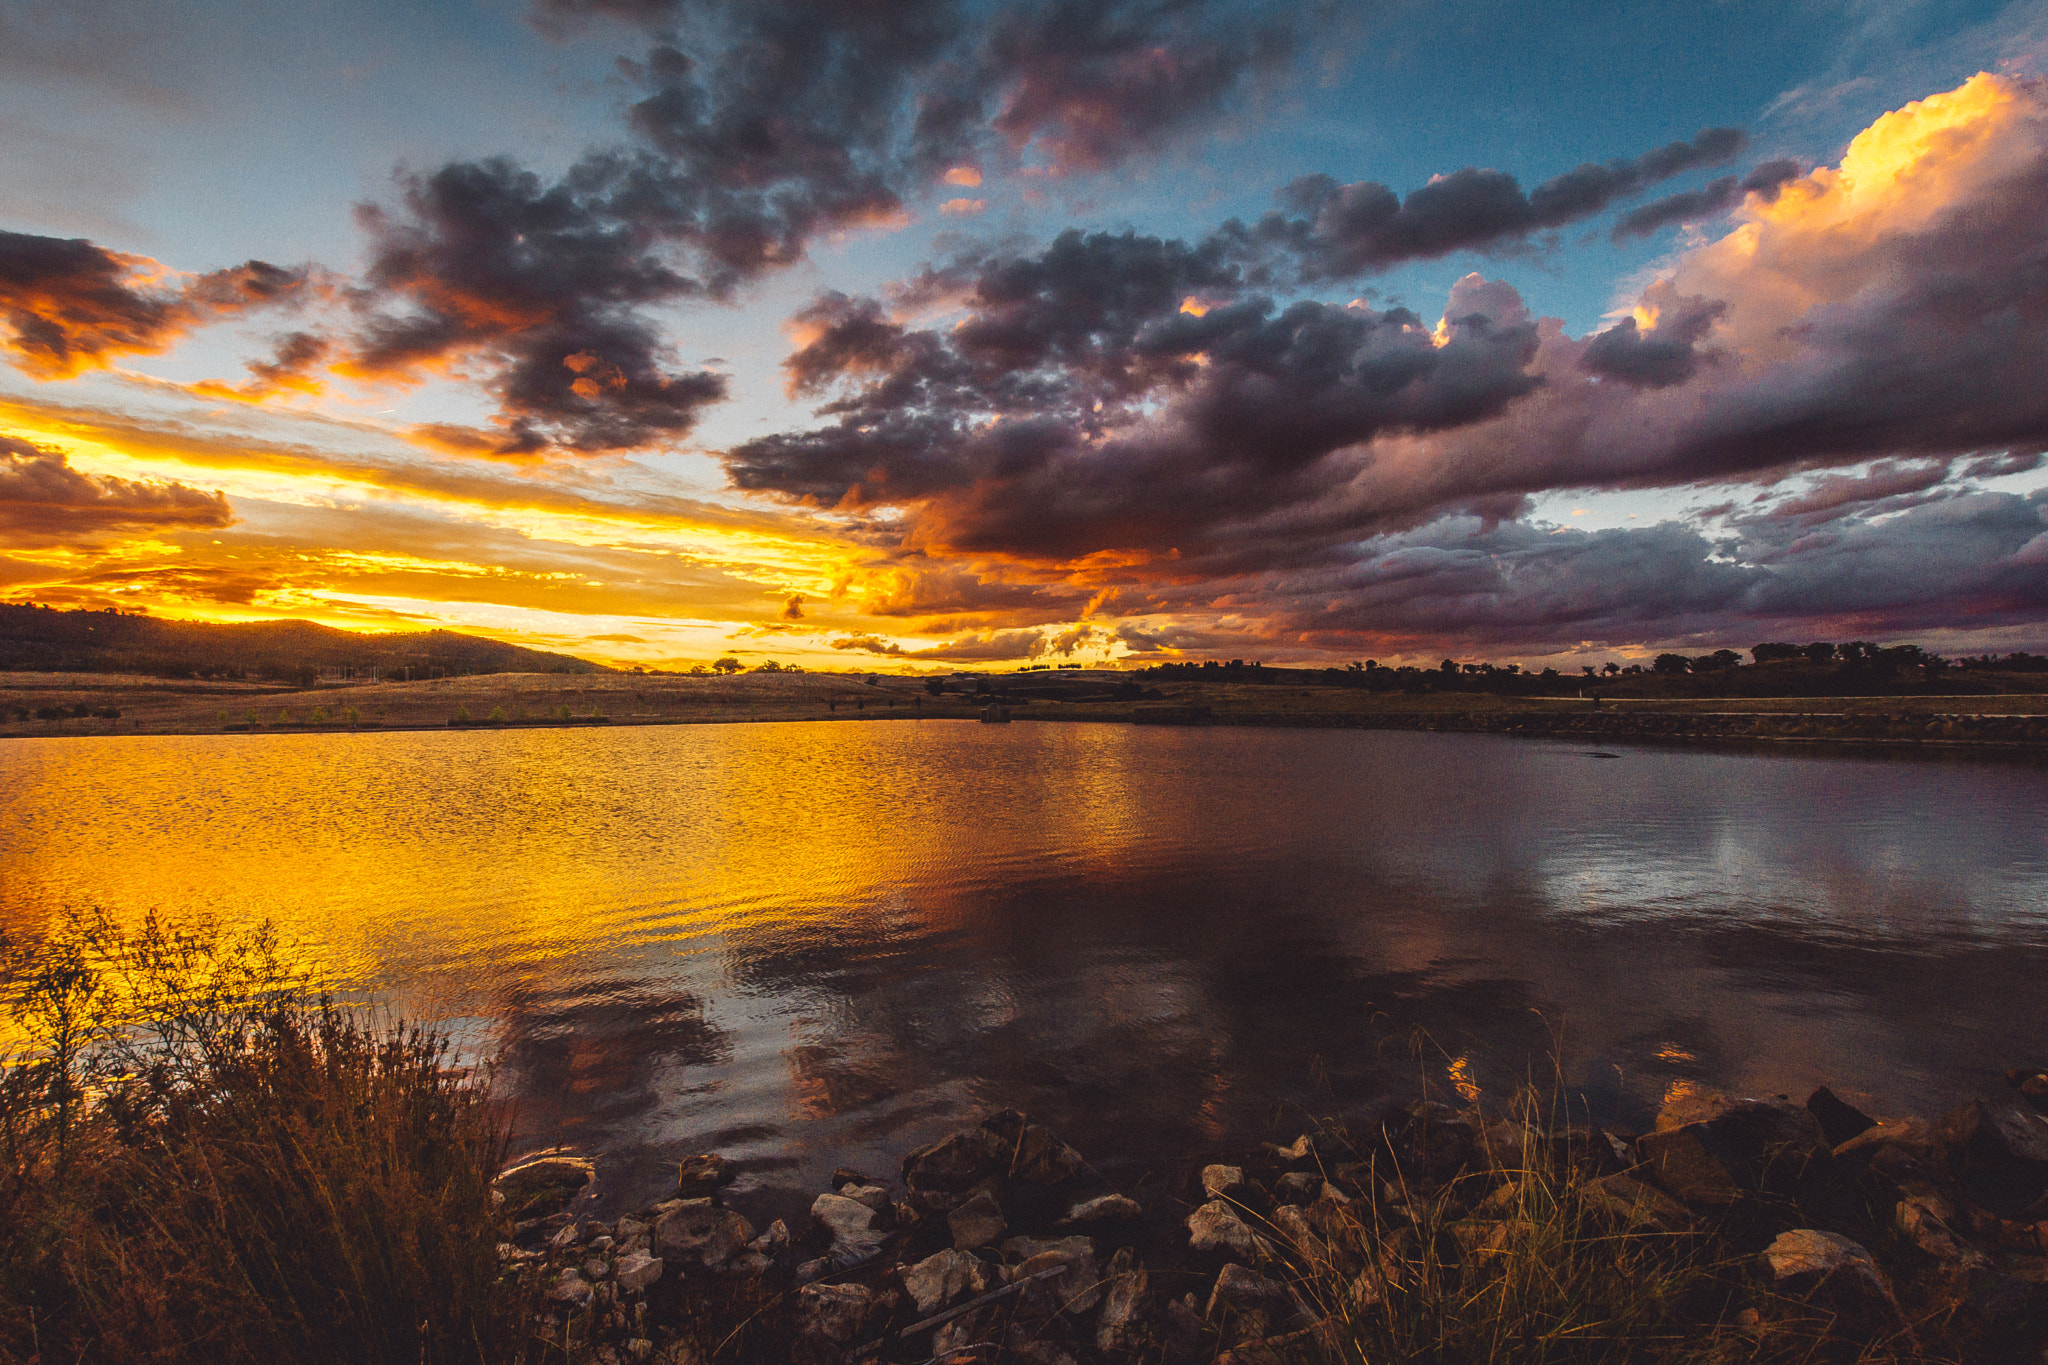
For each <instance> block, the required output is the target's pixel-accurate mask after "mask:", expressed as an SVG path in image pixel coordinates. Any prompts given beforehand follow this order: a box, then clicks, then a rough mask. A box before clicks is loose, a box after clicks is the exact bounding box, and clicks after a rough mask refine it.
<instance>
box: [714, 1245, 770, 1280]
mask: <svg viewBox="0 0 2048 1365" xmlns="http://www.w3.org/2000/svg"><path fill="white" fill-rule="evenodd" d="M774 1268H775V1262H774V1261H773V1260H771V1259H769V1258H768V1257H766V1256H763V1255H762V1254H761V1253H760V1252H758V1251H751V1250H749V1251H742V1252H741V1253H740V1254H739V1255H737V1256H735V1257H733V1258H732V1259H731V1260H729V1261H727V1262H726V1263H725V1264H724V1265H722V1266H720V1267H718V1273H719V1274H721V1275H765V1274H767V1273H768V1272H769V1271H770V1270H773V1269H774Z"/></svg>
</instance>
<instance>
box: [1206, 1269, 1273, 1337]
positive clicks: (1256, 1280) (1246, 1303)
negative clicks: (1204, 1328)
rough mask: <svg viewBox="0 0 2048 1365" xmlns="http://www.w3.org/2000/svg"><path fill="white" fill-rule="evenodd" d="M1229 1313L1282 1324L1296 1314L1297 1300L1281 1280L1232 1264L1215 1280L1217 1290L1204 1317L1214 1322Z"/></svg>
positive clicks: (1211, 1297)
mask: <svg viewBox="0 0 2048 1365" xmlns="http://www.w3.org/2000/svg"><path fill="white" fill-rule="evenodd" d="M1226 1309H1227V1310H1228V1311H1230V1312H1233V1313H1263V1314H1265V1315H1266V1321H1268V1322H1269V1323H1279V1322H1281V1321H1283V1320H1284V1319H1285V1318H1286V1317H1287V1316H1288V1315H1289V1314H1291V1313H1292V1312H1293V1311H1294V1297H1293V1295H1291V1294H1289V1293H1288V1292H1287V1286H1286V1285H1284V1284H1282V1283H1280V1282H1279V1281H1278V1280H1269V1279H1267V1278H1266V1277H1265V1276H1264V1275H1261V1274H1259V1273H1258V1272H1257V1271H1254V1270H1247V1269H1245V1267H1243V1266H1241V1265H1238V1264H1236V1263H1235V1262H1232V1263H1231V1264H1229V1265H1226V1266H1224V1267H1223V1270H1222V1272H1221V1273H1219V1274H1218V1275H1217V1276H1216V1287H1215V1288H1214V1289H1212V1290H1210V1291H1209V1306H1208V1307H1207V1308H1205V1309H1203V1310H1202V1316H1203V1317H1205V1318H1207V1319H1209V1321H1211V1322H1214V1321H1216V1320H1217V1317H1218V1315H1219V1314H1220V1313H1222V1312H1223V1311H1224V1310H1226Z"/></svg>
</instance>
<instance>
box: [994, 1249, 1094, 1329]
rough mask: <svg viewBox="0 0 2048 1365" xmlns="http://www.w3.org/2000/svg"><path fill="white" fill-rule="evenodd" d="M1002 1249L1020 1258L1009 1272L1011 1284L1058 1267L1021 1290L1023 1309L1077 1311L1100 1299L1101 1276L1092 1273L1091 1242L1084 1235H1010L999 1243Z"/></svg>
mask: <svg viewBox="0 0 2048 1365" xmlns="http://www.w3.org/2000/svg"><path fill="white" fill-rule="evenodd" d="M1003 1251H1004V1253H1005V1254H1006V1255H1011V1256H1019V1257H1022V1258H1023V1259H1022V1260H1021V1261H1020V1263H1019V1264H1018V1265H1017V1266H1015V1267H1014V1268H1013V1269H1012V1270H1011V1271H1010V1280H1011V1283H1013V1284H1014V1283H1015V1282H1016V1281H1018V1280H1025V1279H1030V1278H1031V1277H1032V1276H1034V1275H1037V1274H1039V1273H1041V1272H1043V1271H1047V1270H1051V1269H1053V1268H1054V1267H1059V1270H1060V1273H1059V1274H1057V1275H1049V1276H1047V1277H1046V1278H1045V1279H1043V1280H1039V1281H1038V1282H1037V1283H1035V1284H1033V1285H1031V1286H1030V1287H1029V1288H1027V1289H1025V1290H1024V1292H1023V1296H1022V1297H1023V1304H1024V1311H1025V1312H1027V1313H1030V1312H1034V1311H1036V1312H1049V1311H1055V1310H1058V1311H1065V1312H1068V1313H1076V1314H1079V1313H1085V1312H1087V1311H1088V1310H1089V1309H1091V1308H1093V1307H1094V1306H1095V1305H1096V1304H1097V1303H1100V1302H1101V1301H1102V1283H1101V1280H1102V1277H1101V1276H1100V1275H1099V1274H1098V1273H1097V1272H1096V1266H1095V1243H1094V1242H1092V1241H1090V1240H1089V1239H1088V1238H1086V1237H1062V1238H1059V1239H1057V1240H1044V1239H1040V1238H1035V1237H1012V1238H1011V1239H1010V1240H1009V1241H1007V1242H1005V1243H1003Z"/></svg>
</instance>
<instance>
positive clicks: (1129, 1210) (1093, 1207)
mask: <svg viewBox="0 0 2048 1365" xmlns="http://www.w3.org/2000/svg"><path fill="white" fill-rule="evenodd" d="M1144 1216H1145V1210H1144V1209H1143V1208H1141V1207H1139V1205H1138V1201H1137V1200H1135V1199H1130V1198H1127V1197H1125V1196H1124V1195H1121V1194H1105V1195H1102V1196H1101V1197H1100V1198H1096V1199H1089V1200H1086V1201H1084V1202H1082V1203H1079V1204H1076V1205H1074V1206H1073V1207H1072V1208H1070V1209H1068V1210H1067V1213H1066V1216H1065V1217H1064V1218H1062V1219H1060V1222H1062V1223H1108V1222H1112V1221H1115V1220H1117V1219H1120V1218H1142V1217H1144Z"/></svg>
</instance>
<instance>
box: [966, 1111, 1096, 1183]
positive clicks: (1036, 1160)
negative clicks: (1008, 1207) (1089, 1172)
mask: <svg viewBox="0 0 2048 1365" xmlns="http://www.w3.org/2000/svg"><path fill="white" fill-rule="evenodd" d="M979 1131H980V1132H981V1133H982V1134H984V1135H985V1136H986V1137H987V1138H988V1139H989V1141H990V1142H991V1144H992V1145H993V1147H994V1149H995V1151H996V1152H997V1154H998V1156H999V1157H1000V1159H1001V1161H1002V1173H1003V1175H1004V1176H1006V1177H1007V1178H1009V1179H1012V1180H1027V1181H1030V1182H1031V1183H1032V1184H1034V1185H1057V1184H1060V1183H1061V1182H1063V1181H1066V1180H1070V1179H1072V1178H1073V1177H1074V1176H1075V1175H1077V1174H1079V1172H1080V1170H1081V1168H1082V1166H1083V1165H1085V1164H1086V1163H1084V1162H1083V1161H1082V1159H1081V1154H1080V1153H1079V1152H1077V1151H1075V1150H1074V1149H1073V1148H1072V1147H1069V1146H1068V1145H1067V1144H1066V1143H1064V1142H1062V1141H1060V1140H1059V1138H1058V1137H1057V1136H1056V1135H1055V1134H1054V1133H1053V1131H1052V1130H1051V1129H1050V1128H1047V1127H1046V1126H1045V1125H1044V1124H1042V1123H1033V1122H1031V1121H1030V1120H1029V1119H1027V1118H1025V1117H1024V1115H1022V1114H1020V1113H1018V1112H1017V1111H1016V1110H1014V1109H1005V1110H1002V1111H1001V1112H999V1113H994V1114H990V1115H989V1116H988V1117H987V1118H985V1119H983V1120H982V1121H981V1128H980V1130H979Z"/></svg>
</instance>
